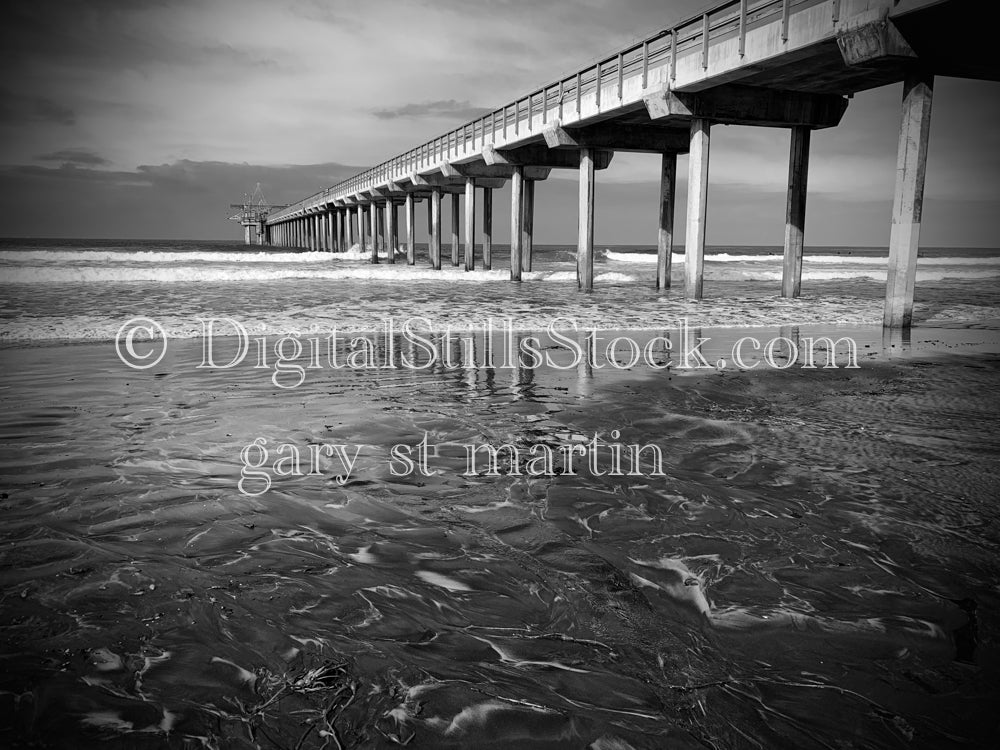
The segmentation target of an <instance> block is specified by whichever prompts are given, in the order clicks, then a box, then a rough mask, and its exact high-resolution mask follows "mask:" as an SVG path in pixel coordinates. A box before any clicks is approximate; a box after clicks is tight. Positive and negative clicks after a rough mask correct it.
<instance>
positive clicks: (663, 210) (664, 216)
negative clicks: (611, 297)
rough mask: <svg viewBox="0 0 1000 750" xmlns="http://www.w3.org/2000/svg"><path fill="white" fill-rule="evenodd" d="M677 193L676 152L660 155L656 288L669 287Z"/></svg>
mask: <svg viewBox="0 0 1000 750" xmlns="http://www.w3.org/2000/svg"><path fill="white" fill-rule="evenodd" d="M676 194H677V154H675V153H673V152H671V153H665V154H663V156H662V157H660V225H659V230H658V231H657V233H656V288H657V289H669V288H670V265H671V260H672V259H673V252H674V199H675V196H676Z"/></svg>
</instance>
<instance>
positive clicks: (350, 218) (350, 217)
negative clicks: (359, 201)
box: [341, 207, 357, 250]
mask: <svg viewBox="0 0 1000 750" xmlns="http://www.w3.org/2000/svg"><path fill="white" fill-rule="evenodd" d="M345 210H346V211H347V247H344V248H341V249H342V250H350V249H351V248H352V247H354V242H355V237H356V236H357V235H356V234H355V233H354V214H355V213H357V212H356V211H352V210H351V209H350V207H348V208H347V209H345Z"/></svg>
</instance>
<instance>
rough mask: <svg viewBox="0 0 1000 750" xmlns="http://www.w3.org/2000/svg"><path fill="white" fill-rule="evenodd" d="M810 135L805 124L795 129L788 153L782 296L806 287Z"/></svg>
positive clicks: (790, 295) (795, 293)
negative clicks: (803, 281) (804, 277)
mask: <svg viewBox="0 0 1000 750" xmlns="http://www.w3.org/2000/svg"><path fill="white" fill-rule="evenodd" d="M809 134H810V130H809V128H807V127H804V126H802V125H797V126H795V127H794V128H792V140H791V149H790V152H789V156H788V198H787V202H786V207H785V262H784V266H783V267H782V269H781V296H782V297H798V296H799V292H800V291H801V289H802V249H803V247H804V245H805V237H806V186H807V184H808V181H809Z"/></svg>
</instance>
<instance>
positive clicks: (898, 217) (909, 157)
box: [883, 70, 934, 328]
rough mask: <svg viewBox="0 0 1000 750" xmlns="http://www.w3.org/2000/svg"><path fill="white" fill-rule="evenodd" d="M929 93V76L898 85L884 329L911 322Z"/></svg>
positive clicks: (916, 75)
mask: <svg viewBox="0 0 1000 750" xmlns="http://www.w3.org/2000/svg"><path fill="white" fill-rule="evenodd" d="M933 94H934V76H933V75H931V74H929V73H926V72H923V71H916V70H914V71H910V72H909V73H908V74H907V76H906V78H905V79H904V80H903V116H902V122H901V123H900V127H899V149H898V151H897V154H896V188H895V191H894V194H893V199H892V228H891V229H890V232H889V273H888V278H887V280H886V287H885V312H884V315H883V325H884V326H886V327H888V328H908V327H909V326H910V322H911V320H912V317H913V286H914V283H915V281H916V277H917V251H918V249H919V244H920V242H919V241H920V219H921V214H922V213H923V203H924V175H925V174H926V171H927V141H928V138H929V135H930V125H931V101H932V98H933Z"/></svg>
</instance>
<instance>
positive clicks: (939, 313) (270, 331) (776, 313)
mask: <svg viewBox="0 0 1000 750" xmlns="http://www.w3.org/2000/svg"><path fill="white" fill-rule="evenodd" d="M384 312H385V311H384V310H382V311H378V310H367V309H364V308H358V309H352V310H345V309H344V307H343V306H342V305H339V304H331V305H328V306H319V307H307V308H296V309H288V310H270V311H264V312H259V313H256V314H243V315H240V316H239V320H240V322H241V324H242V325H243V326H244V327H245V329H246V330H247V332H248V334H249V335H250V336H257V335H261V334H266V335H268V336H269V337H270V336H281V335H284V334H287V333H294V334H299V335H303V336H305V335H307V334H310V333H324V334H325V333H329V332H330V331H332V330H334V329H335V330H337V331H338V332H340V333H343V334H348V333H352V332H353V333H357V332H362V331H379V330H382V328H383V326H384V325H385V320H386V316H385V315H384ZM507 313H509V320H510V327H511V329H512V330H516V331H542V330H545V329H546V327H547V326H548V325H549V324H550V323H551V322H552V315H551V314H550V313H543V312H540V311H538V310H533V309H530V308H527V307H526V308H523V309H510V310H508V311H507ZM914 315H915V319H917V320H918V321H919V323H918V324H922V323H927V324H932V325H933V324H954V323H956V322H965V323H982V322H987V321H996V320H998V319H1000V308H997V307H990V306H977V305H967V304H955V305H949V306H948V307H945V308H942V309H940V310H932V308H931V307H929V306H928V305H925V304H920V303H918V304H917V305H916V306H915V307H914ZM421 316H422V317H423V318H425V319H426V320H428V321H429V323H430V326H429V328H430V329H431V330H435V331H441V330H444V327H445V326H451V328H452V330H468V326H469V323H470V321H475V322H476V323H477V324H481V323H482V322H484V321H485V317H477V316H483V311H482V309H481V307H480V306H479V305H478V303H477V302H475V301H472V300H470V301H458V302H456V301H454V300H450V301H444V300H442V301H441V303H440V304H438V305H430V306H428V307H427V309H422V310H421ZM155 317H156V320H157V322H159V323H160V324H161V325H162V326H163V328H164V330H165V331H166V333H167V336H168V337H169V338H171V339H190V338H198V337H200V336H201V335H202V325H201V323H200V322H199V320H198V317H200V316H199V315H195V314H192V315H190V316H185V317H182V316H179V315H176V314H174V315H170V314H163V315H156V316H155ZM208 317H211V316H210V315H209V316H208ZM682 317H684V318H688V319H689V320H696V321H697V325H698V327H708V328H761V327H773V326H782V325H824V326H829V327H839V326H877V325H880V324H881V321H882V302H881V300H859V299H855V298H848V297H831V298H829V299H827V298H814V299H797V300H789V299H784V298H778V297H774V298H757V299H753V300H748V299H745V298H742V299H732V300H712V305H711V306H710V307H706V306H705V305H704V304H698V303H693V302H690V301H687V300H674V301H671V302H669V303H667V304H665V305H664V304H663V303H657V307H656V310H655V311H653V310H651V309H649V308H648V307H643V306H637V308H636V309H625V308H623V309H620V310H616V311H608V310H606V309H602V310H599V311H585V310H576V311H574V312H573V313H569V312H567V314H566V315H564V316H562V318H563V320H573V321H575V322H576V324H577V326H578V328H579V329H580V330H589V329H591V328H593V329H596V330H605V331H610V330H636V331H652V330H663V329H664V328H668V327H671V326H672V325H674V324H675V323H676V321H678V320H680V319H681V318H682ZM127 318H128V315H127V314H124V313H123V314H122V315H120V316H101V315H69V316H25V317H21V318H16V319H6V320H2V321H0V344H6V345H16V344H18V343H22V342H33V341H34V342H41V341H111V340H114V338H115V336H116V334H117V333H118V331H119V329H120V327H121V325H122V323H123V322H124V321H125V319H127ZM404 320H405V318H397V319H396V323H397V330H400V328H399V326H400V325H402V322H403V321H404ZM496 320H497V321H501V320H502V321H504V323H503V324H504V325H506V324H507V323H506V320H507V318H506V317H500V318H497V319H496ZM419 325H420V326H421V327H422V326H423V324H419ZM497 325H499V323H497ZM229 330H230V329H229V328H228V327H227V326H225V325H223V326H222V327H221V328H220V335H226V333H228V332H229ZM422 330H427V329H426V328H422ZM477 330H478V329H477Z"/></svg>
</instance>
